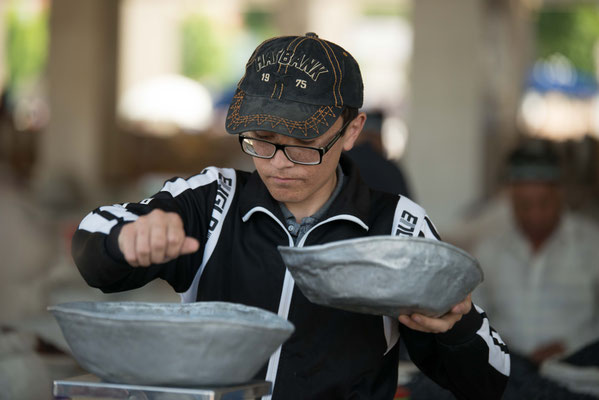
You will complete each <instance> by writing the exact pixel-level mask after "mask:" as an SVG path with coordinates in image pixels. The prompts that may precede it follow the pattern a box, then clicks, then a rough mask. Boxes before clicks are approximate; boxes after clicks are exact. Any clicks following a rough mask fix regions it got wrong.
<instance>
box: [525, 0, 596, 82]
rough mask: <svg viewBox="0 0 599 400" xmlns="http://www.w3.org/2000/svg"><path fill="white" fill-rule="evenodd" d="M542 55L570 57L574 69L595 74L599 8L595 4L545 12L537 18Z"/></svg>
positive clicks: (538, 40)
mask: <svg viewBox="0 0 599 400" xmlns="http://www.w3.org/2000/svg"><path fill="white" fill-rule="evenodd" d="M536 28H537V43H538V56H539V57H540V58H547V57H549V56H551V55H552V54H555V53H561V54H563V55H564V56H566V57H567V58H568V59H569V60H570V61H571V62H572V63H573V64H574V66H575V67H576V68H577V69H579V70H581V71H585V72H588V73H591V74H593V75H594V74H595V60H594V56H593V47H594V46H595V43H596V42H597V40H599V9H598V8H597V7H596V6H593V5H588V4H587V5H578V6H573V7H568V8H551V9H544V10H542V11H541V12H540V13H539V15H538V19H537V24H536Z"/></svg>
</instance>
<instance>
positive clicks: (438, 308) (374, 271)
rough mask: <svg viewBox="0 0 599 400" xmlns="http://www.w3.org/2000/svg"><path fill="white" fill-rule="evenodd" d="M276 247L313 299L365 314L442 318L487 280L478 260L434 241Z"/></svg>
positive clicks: (389, 239)
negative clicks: (441, 316) (415, 313)
mask: <svg viewBox="0 0 599 400" xmlns="http://www.w3.org/2000/svg"><path fill="white" fill-rule="evenodd" d="M278 249H279V252H280V253H281V256H282V257H283V261H284V262H285V265H286V266H287V268H288V269H289V272H290V273H291V275H292V276H293V279H294V280H295V283H296V284H297V286H298V287H299V288H300V290H301V291H302V293H303V294H304V295H305V296H306V297H307V298H308V299H309V300H310V301H311V302H313V303H316V304H320V305H324V306H329V307H335V308H340V309H343V310H348V311H354V312H361V313H366V314H376V315H387V316H392V317H397V316H398V315H400V314H411V313H414V312H418V313H421V314H424V315H428V316H439V315H442V314H444V313H446V312H447V311H449V310H450V309H451V307H452V306H454V305H455V304H457V303H459V302H460V301H462V300H463V299H464V298H465V297H466V296H467V295H468V293H470V292H472V290H474V288H475V287H476V286H477V285H478V284H479V283H480V282H482V280H483V272H482V270H481V268H480V265H479V264H478V262H477V261H476V259H474V258H473V257H472V256H470V255H469V254H468V253H466V252H465V251H463V250H461V249H459V248H457V247H455V246H453V245H450V244H448V243H444V242H440V241H436V240H431V239H424V238H405V237H398V236H371V237H365V238H358V239H349V240H342V241H338V242H331V243H327V244H323V245H316V246H306V247H286V246H279V247H278Z"/></svg>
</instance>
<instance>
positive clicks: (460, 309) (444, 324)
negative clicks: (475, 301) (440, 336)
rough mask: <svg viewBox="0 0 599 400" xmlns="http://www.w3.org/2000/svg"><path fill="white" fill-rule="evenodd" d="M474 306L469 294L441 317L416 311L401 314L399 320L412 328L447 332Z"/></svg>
mask: <svg viewBox="0 0 599 400" xmlns="http://www.w3.org/2000/svg"><path fill="white" fill-rule="evenodd" d="M471 308H472V301H471V295H470V294H469V295H468V296H466V298H465V299H464V300H463V301H461V302H460V303H458V304H456V305H455V306H453V307H452V308H451V310H450V311H449V312H448V313H446V314H444V315H442V316H440V317H427V316H426V315H422V314H418V313H414V314H411V315H400V316H399V318H398V319H399V322H401V323H402V324H404V325H405V326H407V327H408V328H410V329H413V330H416V331H421V332H428V333H443V332H447V331H448V330H450V329H451V328H453V326H454V325H455V324H456V322H458V321H459V320H460V319H462V316H463V315H465V314H468V313H469V312H470V309H471Z"/></svg>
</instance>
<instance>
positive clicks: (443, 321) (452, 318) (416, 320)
mask: <svg viewBox="0 0 599 400" xmlns="http://www.w3.org/2000/svg"><path fill="white" fill-rule="evenodd" d="M461 318H462V315H461V314H454V313H447V314H445V315H443V316H441V317H438V318H434V317H427V316H425V315H422V314H412V315H401V316H400V317H399V322H401V323H402V324H404V325H405V326H407V327H408V328H410V329H413V330H416V331H421V332H429V333H443V332H447V331H448V330H450V329H451V328H452V327H453V325H454V324H455V323H456V322H458V321H459V320H460V319H461Z"/></svg>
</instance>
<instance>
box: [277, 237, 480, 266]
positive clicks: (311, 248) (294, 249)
mask: <svg viewBox="0 0 599 400" xmlns="http://www.w3.org/2000/svg"><path fill="white" fill-rule="evenodd" d="M386 241H392V242H416V243H426V244H430V245H433V246H436V247H445V248H447V249H448V250H451V251H454V252H456V253H458V254H460V255H462V256H464V257H466V258H468V259H470V260H472V261H473V262H474V263H475V264H476V265H479V262H478V260H477V259H476V258H475V257H474V256H472V255H471V254H469V253H468V252H467V251H465V250H463V249H461V248H459V247H457V246H455V245H453V244H451V243H447V242H443V241H442V240H437V239H430V238H423V237H415V236H409V237H406V236H395V235H373V236H360V237H357V238H350V239H343V240H336V241H333V242H328V243H323V244H316V245H310V246H304V247H295V246H283V245H279V246H277V248H278V249H279V250H283V251H289V252H296V253H309V252H317V251H321V250H325V249H330V248H335V247H345V246H347V245H351V244H356V243H362V242H386Z"/></svg>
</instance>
